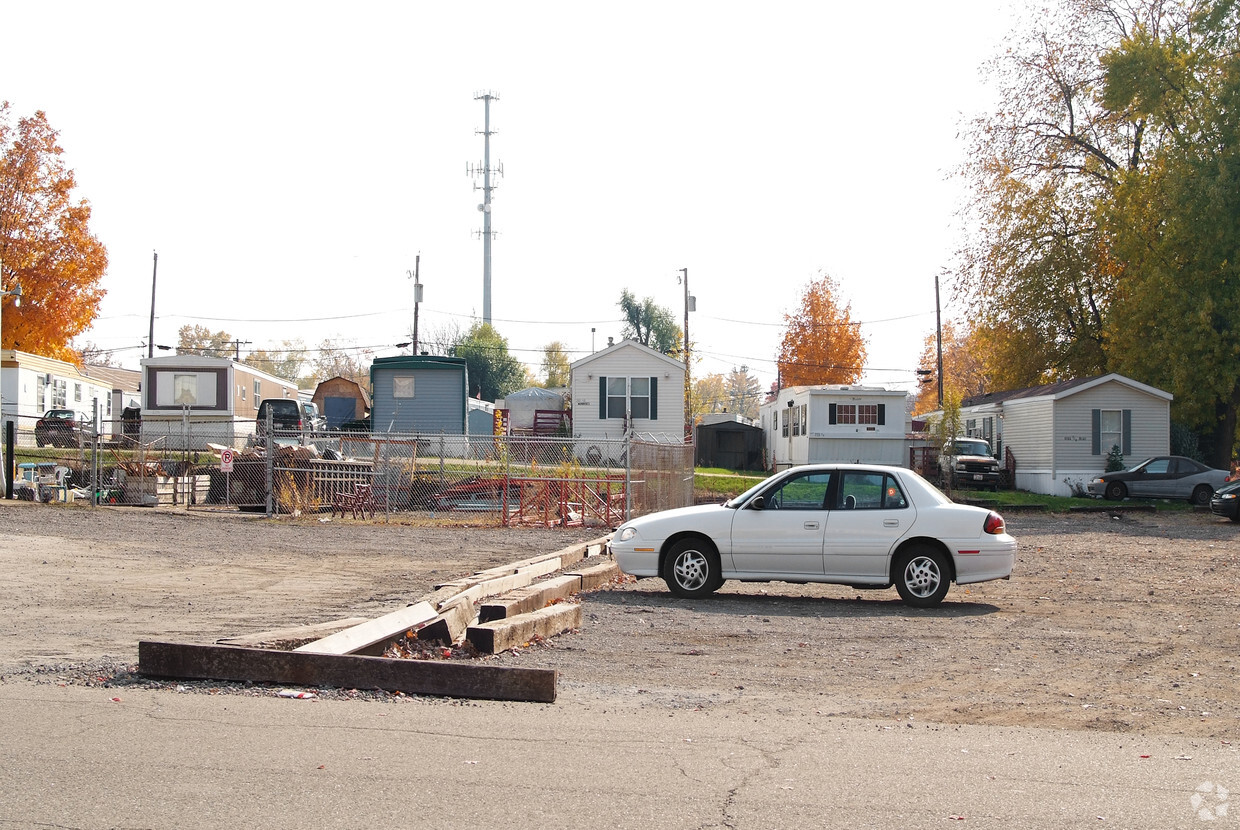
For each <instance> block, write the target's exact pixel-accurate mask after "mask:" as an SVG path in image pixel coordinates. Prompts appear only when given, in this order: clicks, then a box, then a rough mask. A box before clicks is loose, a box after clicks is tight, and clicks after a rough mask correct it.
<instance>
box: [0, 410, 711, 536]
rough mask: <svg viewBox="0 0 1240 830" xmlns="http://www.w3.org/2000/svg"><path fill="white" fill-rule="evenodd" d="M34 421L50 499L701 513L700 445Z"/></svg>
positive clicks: (274, 510) (313, 508) (513, 519)
mask: <svg viewBox="0 0 1240 830" xmlns="http://www.w3.org/2000/svg"><path fill="white" fill-rule="evenodd" d="M27 420H28V421H30V422H27ZM34 421H35V419H26V420H23V419H14V422H15V423H14V426H15V430H14V449H13V456H14V461H15V462H16V466H15V467H14V468H13V469H14V470H15V471H16V476H15V477H14V482H13V484H14V495H15V497H17V498H27V499H31V500H38V501H56V500H60V501H74V500H80V499H88V500H90V501H91V502H92V503H97V504H123V505H142V506H156V505H180V506H184V507H187V508H189V509H193V510H204V511H212V510H216V511H218V510H241V511H248V512H256V513H264V514H266V515H268V516H275V515H307V514H323V515H324V516H327V517H329V518H334V517H337V516H345V515H348V516H349V517H351V518H352V517H368V518H369V517H373V516H374V515H376V514H383V515H385V516H390V515H391V514H420V515H421V516H423V517H425V518H427V519H430V520H437V521H442V522H451V523H459V522H467V523H471V524H484V525H503V526H521V525H529V526H543V527H550V526H589V527H616V526H617V525H619V524H620V523H621V522H623V521H624V519H625V518H626V517H628V516H636V515H642V514H644V513H650V512H654V511H658V510H664V509H668V508H672V507H682V506H686V505H689V504H692V502H693V447H692V446H691V445H688V446H687V445H684V444H675V443H670V442H667V441H665V440H659V438H658V437H657V436H642V435H636V434H633V435H629V436H628V437H627V438H625V439H623V440H616V439H611V440H608V439H593V438H590V439H586V438H570V437H535V436H491V435H485V436H465V435H419V434H393V433H368V432H352V431H330V432H323V433H312V434H296V433H294V434H282V433H281V432H280V430H278V429H275V430H272V431H271V432H270V433H267V434H263V435H255V434H252V433H238V432H233V431H231V429H229V430H226V429H224V425H222V424H219V423H194V422H188V421H187V422H184V423H181V424H171V425H168V426H166V427H163V429H165V430H166V431H165V432H163V433H157V432H156V431H155V430H154V429H152V426H153V425H150V424H143V425H142V429H141V430H140V431H139V430H134V429H132V427H131V425H130V424H127V423H123V422H120V421H117V422H115V423H107V424H103V425H101V428H94V427H92V426H91V425H88V424H84V425H80V426H79V427H78V428H76V429H67V430H65V433H66V434H65V437H63V438H62V439H61V440H58V441H56V442H49V441H44V440H41V439H43V438H46V437H47V436H46V435H45V433H46V430H40V431H39V433H38V435H37V436H36V430H35V426H36V424H35V423H34ZM6 469H8V468H7V467H6Z"/></svg>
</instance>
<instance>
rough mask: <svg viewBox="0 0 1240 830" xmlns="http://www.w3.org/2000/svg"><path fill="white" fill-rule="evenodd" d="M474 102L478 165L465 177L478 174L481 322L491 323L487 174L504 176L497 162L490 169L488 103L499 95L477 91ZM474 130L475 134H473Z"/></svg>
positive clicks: (489, 198)
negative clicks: (478, 118) (478, 110)
mask: <svg viewBox="0 0 1240 830" xmlns="http://www.w3.org/2000/svg"><path fill="white" fill-rule="evenodd" d="M474 100H475V101H479V100H480V101H482V106H483V122H482V123H483V126H482V130H481V134H482V164H481V165H480V166H474V165H470V166H468V167H467V168H466V173H467V175H469V176H471V177H474V178H477V176H478V175H479V174H481V175H482V204H480V205H478V210H479V211H481V213H482V231H481V232H480V236H481V237H482V322H484V323H490V322H491V238H492V237H493V236H494V232H493V231H492V230H491V191H493V190H494V189H495V185H493V184H492V183H491V174H492V173H495V174H496V175H498V176H502V175H504V165H503V164H502V163H501V164H499V165H498V166H497V167H496V168H494V169H492V167H491V136H492V135H494V134H495V133H494V131H493V130H492V129H491V102H492V101H498V100H499V95H498V94H497V93H494V92H479V93H477V94H475V95H474ZM477 132H478V131H475V135H476V134H477ZM477 189H478V185H477V184H475V185H474V190H477Z"/></svg>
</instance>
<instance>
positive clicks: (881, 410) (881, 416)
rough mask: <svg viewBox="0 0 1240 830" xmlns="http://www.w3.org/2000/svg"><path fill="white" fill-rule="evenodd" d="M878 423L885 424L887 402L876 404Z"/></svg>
mask: <svg viewBox="0 0 1240 830" xmlns="http://www.w3.org/2000/svg"><path fill="white" fill-rule="evenodd" d="M878 425H879V426H880V427H882V426H886V425H887V404H885V403H880V404H879V405H878Z"/></svg>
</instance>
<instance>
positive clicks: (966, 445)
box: [951, 439, 990, 455]
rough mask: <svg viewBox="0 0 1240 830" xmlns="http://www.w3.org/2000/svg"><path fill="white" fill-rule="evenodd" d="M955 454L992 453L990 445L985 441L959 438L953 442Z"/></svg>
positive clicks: (952, 447)
mask: <svg viewBox="0 0 1240 830" xmlns="http://www.w3.org/2000/svg"><path fill="white" fill-rule="evenodd" d="M951 451H952V452H951V454H953V455H990V445H989V444H987V443H986V442H985V441H967V440H960V439H957V440H955V441H953V442H952V444H951Z"/></svg>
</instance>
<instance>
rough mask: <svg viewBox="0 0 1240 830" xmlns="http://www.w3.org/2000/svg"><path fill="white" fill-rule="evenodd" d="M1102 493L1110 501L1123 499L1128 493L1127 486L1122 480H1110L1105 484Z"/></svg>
mask: <svg viewBox="0 0 1240 830" xmlns="http://www.w3.org/2000/svg"><path fill="white" fill-rule="evenodd" d="M1104 495H1106V497H1107V498H1108V499H1109V500H1111V501H1123V500H1124V497H1125V496H1127V495H1128V488H1127V487H1125V486H1124V482H1122V481H1112V482H1109V483H1108V484H1107V488H1106V491H1105V493H1104Z"/></svg>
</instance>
